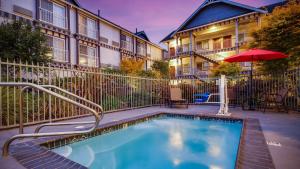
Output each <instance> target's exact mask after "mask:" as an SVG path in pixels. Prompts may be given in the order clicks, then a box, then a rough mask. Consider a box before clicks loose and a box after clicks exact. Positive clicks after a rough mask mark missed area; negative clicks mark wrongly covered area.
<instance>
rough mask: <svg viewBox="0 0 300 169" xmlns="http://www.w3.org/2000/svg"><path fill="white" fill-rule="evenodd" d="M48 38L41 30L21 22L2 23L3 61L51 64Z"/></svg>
mask: <svg viewBox="0 0 300 169" xmlns="http://www.w3.org/2000/svg"><path fill="white" fill-rule="evenodd" d="M46 40H47V39H46V36H45V35H44V34H43V33H41V31H40V29H38V28H35V29H34V28H33V27H32V26H31V25H29V24H26V23H24V22H21V21H15V22H12V23H5V22H3V23H1V25H0V56H1V58H2V59H8V60H16V61H22V62H26V61H27V62H33V63H42V62H49V61H50V60H51V58H50V57H49V56H47V53H49V51H50V48H49V47H47V45H46Z"/></svg>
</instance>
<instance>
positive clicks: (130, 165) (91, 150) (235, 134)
mask: <svg viewBox="0 0 300 169" xmlns="http://www.w3.org/2000/svg"><path fill="white" fill-rule="evenodd" d="M241 131H242V122H240V121H237V122H229V121H223V120H200V119H198V120H194V119H187V118H174V117H159V118H155V119H152V120H149V121H145V122H143V123H139V124H135V125H132V126H129V127H126V128H123V129H119V130H116V131H113V132H109V133H106V134H103V135H99V136H96V137H92V138H89V139H87V140H83V141H80V142H76V143H73V144H69V145H66V146H63V147H59V148H55V149H53V150H52V151H53V152H55V153H58V154H60V155H62V156H64V157H66V158H68V159H70V160H72V161H75V162H77V163H79V164H81V165H83V166H86V167H88V168H92V169H94V168H95V169H96V168H97V169H98V168H101V169H140V168H144V169H167V168H168V169H172V168H174V169H181V168H182V169H187V168H188V169H196V168H197V169H231V168H234V167H235V161H236V158H237V152H238V146H239V140H240V135H241Z"/></svg>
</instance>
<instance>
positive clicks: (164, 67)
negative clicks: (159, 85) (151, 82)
mask: <svg viewBox="0 0 300 169" xmlns="http://www.w3.org/2000/svg"><path fill="white" fill-rule="evenodd" d="M151 68H152V69H153V71H156V72H157V73H158V75H159V76H160V78H169V75H170V73H169V63H168V62H165V61H160V60H159V61H154V63H153V64H152V66H151Z"/></svg>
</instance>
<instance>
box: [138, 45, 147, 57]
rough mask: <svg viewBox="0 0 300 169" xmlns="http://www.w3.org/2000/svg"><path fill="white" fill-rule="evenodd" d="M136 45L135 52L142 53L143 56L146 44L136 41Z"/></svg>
mask: <svg viewBox="0 0 300 169" xmlns="http://www.w3.org/2000/svg"><path fill="white" fill-rule="evenodd" d="M136 47H137V54H139V55H143V56H145V55H146V46H145V44H144V43H140V42H137V45H136Z"/></svg>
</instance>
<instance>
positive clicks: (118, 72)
mask: <svg viewBox="0 0 300 169" xmlns="http://www.w3.org/2000/svg"><path fill="white" fill-rule="evenodd" d="M102 72H104V73H109V74H121V75H124V74H126V73H125V72H124V71H122V70H120V69H114V68H103V69H102Z"/></svg>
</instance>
